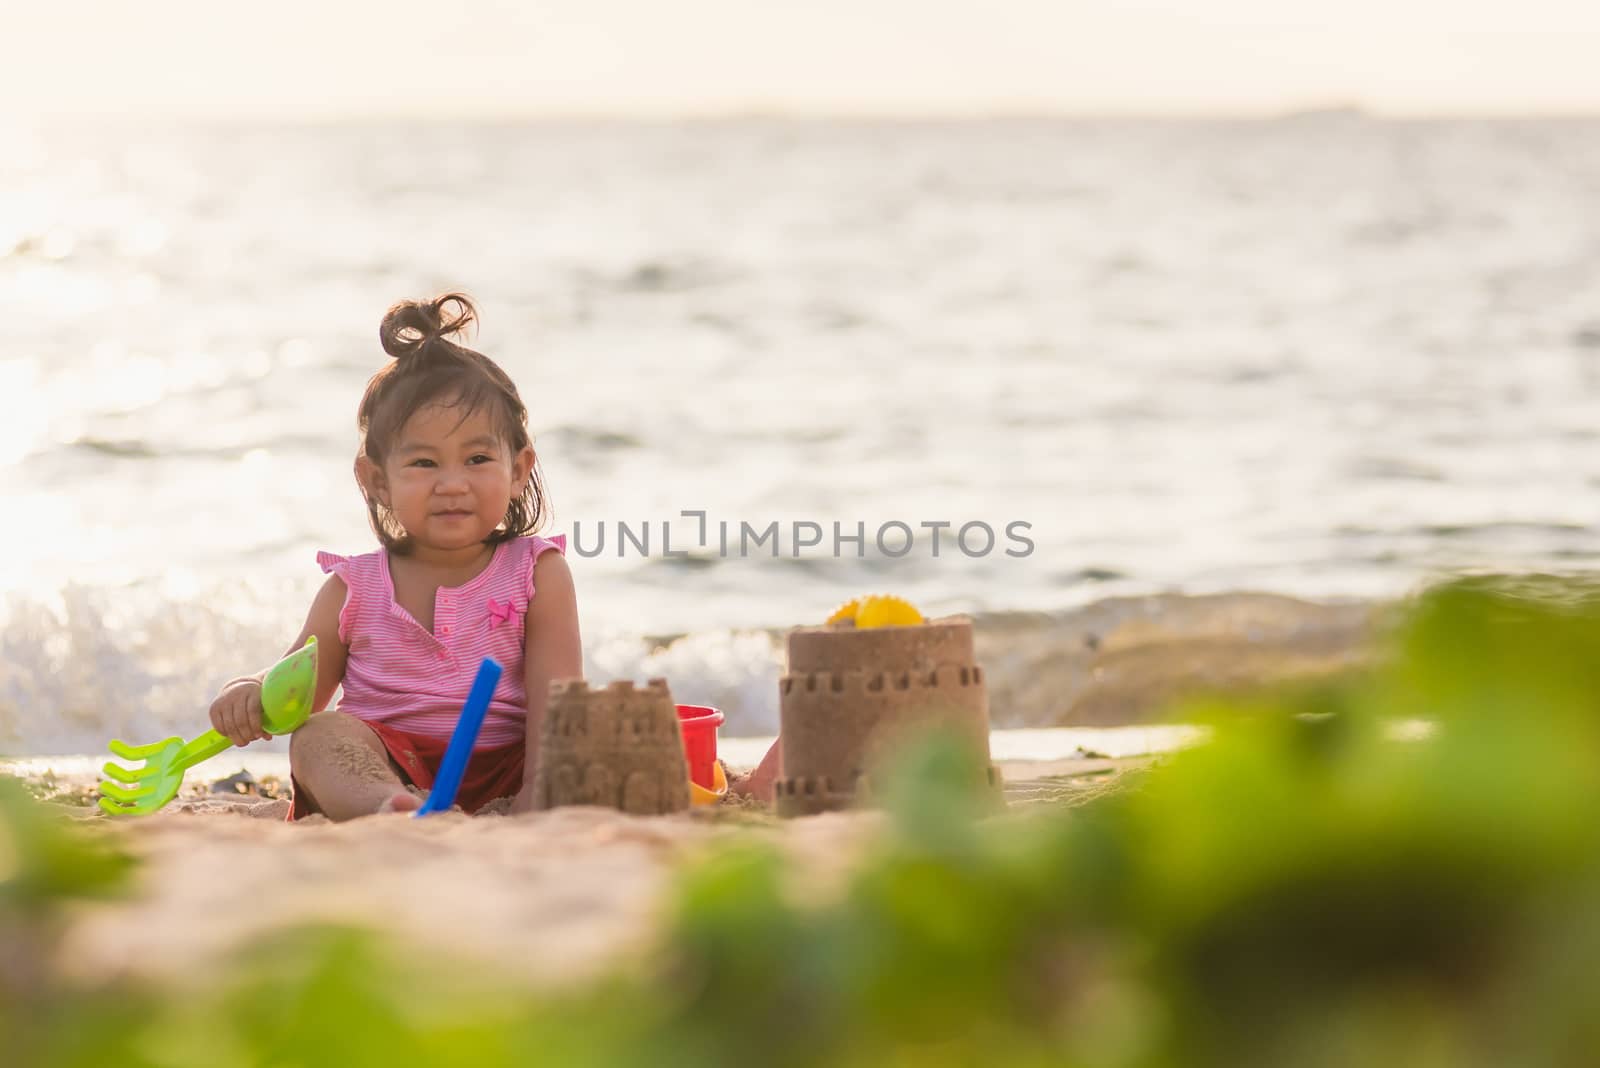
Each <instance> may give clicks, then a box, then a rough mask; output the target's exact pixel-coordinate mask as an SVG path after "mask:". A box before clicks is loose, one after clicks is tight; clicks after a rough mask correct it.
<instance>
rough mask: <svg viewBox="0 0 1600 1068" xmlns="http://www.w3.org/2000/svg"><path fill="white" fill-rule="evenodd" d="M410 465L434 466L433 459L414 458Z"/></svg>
mask: <svg viewBox="0 0 1600 1068" xmlns="http://www.w3.org/2000/svg"><path fill="white" fill-rule="evenodd" d="M410 466H412V467H432V466H433V461H432V460H412V461H411V464H410Z"/></svg>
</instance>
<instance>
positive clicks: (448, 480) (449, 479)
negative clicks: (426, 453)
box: [439, 467, 467, 491]
mask: <svg viewBox="0 0 1600 1068" xmlns="http://www.w3.org/2000/svg"><path fill="white" fill-rule="evenodd" d="M466 488H467V472H466V469H465V468H462V467H444V468H440V469H439V489H440V490H446V491H456V490H464V489H466Z"/></svg>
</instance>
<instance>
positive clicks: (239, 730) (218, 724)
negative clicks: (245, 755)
mask: <svg viewBox="0 0 1600 1068" xmlns="http://www.w3.org/2000/svg"><path fill="white" fill-rule="evenodd" d="M211 726H212V727H214V728H215V729H216V731H217V733H218V734H222V735H226V736H227V738H228V740H229V741H231V742H233V744H234V745H241V746H242V745H249V744H250V743H251V742H253V741H256V740H257V739H262V740H265V739H267V738H271V737H272V735H270V734H268V733H267V732H266V731H264V730H262V729H261V682H260V680H258V679H241V680H239V681H237V682H233V683H229V684H228V686H227V687H225V688H224V689H223V691H222V692H221V693H220V694H218V695H217V699H216V700H215V701H212V702H211Z"/></svg>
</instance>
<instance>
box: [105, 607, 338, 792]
mask: <svg viewBox="0 0 1600 1068" xmlns="http://www.w3.org/2000/svg"><path fill="white" fill-rule="evenodd" d="M316 689H317V639H316V637H315V636H312V637H310V638H307V639H306V643H305V645H303V646H301V647H300V648H299V649H296V650H295V651H294V652H292V653H290V654H289V655H288V656H286V657H284V658H283V659H282V660H280V661H278V662H277V663H276V664H273V665H272V667H270V668H268V669H267V673H266V675H265V676H264V677H263V678H262V680H261V726H262V727H263V728H264V729H265V730H266V732H267V733H268V734H288V733H290V732H291V731H294V730H297V729H299V727H300V725H301V724H302V723H304V722H305V721H306V719H307V717H309V716H310V715H311V702H312V700H313V699H314V697H315V696H316ZM232 744H233V742H232V741H230V740H229V739H228V738H227V736H226V735H222V734H218V733H217V732H216V731H206V732H205V733H204V734H202V735H200V736H199V737H198V738H196V739H194V740H193V741H191V742H185V741H184V740H183V739H182V738H168V739H166V740H165V741H160V742H153V743H151V744H150V745H129V744H128V743H127V742H124V741H120V740H116V739H113V740H112V742H111V744H110V745H109V746H108V747H107V748H109V749H110V750H111V753H112V755H113V756H118V757H121V758H122V759H123V760H128V761H136V760H142V761H144V766H142V767H133V768H125V767H123V766H122V765H121V764H113V763H109V762H108V763H107V764H106V765H105V767H104V768H103V769H101V770H103V771H104V772H105V774H106V778H105V779H104V780H103V781H101V783H100V808H101V811H103V812H106V813H108V814H110V815H113V816H147V815H149V814H150V813H152V812H154V811H156V810H157V809H159V808H160V807H161V806H162V805H165V804H166V803H167V802H168V801H171V800H172V799H173V798H174V797H177V796H178V788H179V787H181V786H182V785H183V773H184V772H185V771H187V770H188V769H189V768H192V767H194V766H195V765H196V764H198V763H200V762H201V761H202V760H208V759H210V758H211V757H214V756H216V755H217V754H218V753H221V752H223V751H224V750H226V749H227V748H228V747H229V746H231V745H232Z"/></svg>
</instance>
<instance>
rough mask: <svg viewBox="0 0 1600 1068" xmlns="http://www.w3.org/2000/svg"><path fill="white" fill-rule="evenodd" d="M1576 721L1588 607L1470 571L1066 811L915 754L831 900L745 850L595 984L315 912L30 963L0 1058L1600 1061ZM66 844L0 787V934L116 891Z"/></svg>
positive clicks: (1214, 710)
mask: <svg viewBox="0 0 1600 1068" xmlns="http://www.w3.org/2000/svg"><path fill="white" fill-rule="evenodd" d="M1597 713H1600V599H1596V598H1595V597H1593V596H1591V595H1590V593H1589V592H1588V590H1587V589H1586V588H1582V587H1576V586H1573V585H1571V584H1562V583H1554V582H1542V583H1541V582H1530V581H1528V580H1518V581H1516V582H1509V581H1505V580H1474V581H1469V582H1461V583H1456V584H1453V585H1450V586H1447V587H1444V588H1441V589H1439V590H1436V591H1434V592H1432V593H1430V594H1428V595H1426V596H1425V597H1423V598H1422V599H1421V600H1420V602H1419V603H1418V604H1417V605H1416V606H1415V608H1414V611H1413V612H1412V613H1411V615H1410V617H1409V621H1408V623H1407V624H1406V626H1405V627H1403V628H1402V630H1401V632H1400V633H1399V634H1398V635H1397V636H1396V638H1395V647H1394V649H1393V650H1392V655H1390V656H1388V657H1386V658H1385V659H1384V666H1383V667H1381V668H1380V669H1378V670H1375V671H1373V672H1371V673H1369V674H1366V675H1362V676H1354V677H1351V678H1348V679H1345V680H1343V681H1340V682H1336V683H1332V684H1327V685H1323V686H1321V687H1320V688H1318V689H1315V690H1307V691H1300V692H1292V693H1284V694H1280V695H1278V696H1276V697H1272V698H1260V699H1257V700H1255V701H1254V702H1253V703H1251V704H1249V705H1243V704H1239V703H1237V702H1236V703H1234V704H1231V705H1228V706H1227V707H1222V706H1204V705H1202V706H1191V707H1189V708H1185V709H1182V710H1180V712H1179V715H1180V717H1181V718H1183V719H1186V720H1194V719H1196V718H1200V719H1205V720H1207V721H1209V722H1211V723H1212V724H1213V737H1212V739H1211V740H1210V741H1209V742H1207V743H1206V744H1203V745H1199V746H1196V747H1194V748H1192V749H1190V750H1187V751H1185V752H1183V753H1181V754H1178V755H1176V756H1174V757H1172V758H1170V759H1169V760H1167V761H1165V762H1164V763H1163V764H1162V766H1160V767H1158V768H1157V769H1155V770H1153V771H1151V772H1149V773H1148V774H1147V775H1145V776H1144V777H1143V778H1142V779H1140V780H1139V781H1138V782H1137V783H1136V785H1135V786H1134V787H1132V788H1130V789H1127V790H1125V791H1123V792H1121V793H1120V794H1116V795H1113V796H1111V797H1109V798H1105V799H1101V800H1098V801H1096V802H1095V803H1093V804H1092V805H1089V806H1087V807H1085V808H1081V809H1072V810H1046V811H1036V812H1032V813H1030V814H1027V815H1015V816H1009V817H1005V818H1001V819H992V818H986V817H985V815H984V809H983V806H982V800H981V799H980V798H976V797H973V796H971V795H969V794H968V793H967V792H966V788H965V786H964V785H963V784H965V783H969V782H971V781H972V779H973V775H972V771H973V769H971V768H969V767H965V766H964V765H963V760H964V757H963V756H962V754H961V753H960V751H959V750H956V749H953V748H949V747H945V746H940V745H938V744H931V745H930V746H928V747H925V748H922V749H918V750H916V751H914V752H911V753H908V754H907V757H906V760H905V762H904V765H903V766H902V768H901V769H900V773H899V775H898V777H897V778H896V779H895V780H894V781H891V782H890V783H888V784H887V785H886V786H885V791H884V792H885V794H886V795H887V796H888V797H889V798H890V799H891V811H892V815H891V819H890V823H889V826H888V827H887V828H886V829H885V831H884V833H883V834H882V835H881V838H880V839H879V840H877V841H876V843H875V845H874V847H873V848H872V849H871V851H870V852H869V853H868V854H867V855H866V856H864V857H863V858H862V859H861V860H860V861H859V862H857V863H856V864H855V865H854V866H853V867H852V869H851V871H850V873H849V875H848V876H847V877H846V879H845V881H844V885H843V887H842V889H841V890H840V891H839V892H838V893H836V894H830V895H828V896H826V897H825V899H823V900H801V899H798V895H797V891H796V889H795V888H796V887H797V886H802V885H810V884H809V883H807V882H806V881H805V880H804V879H797V878H795V876H796V875H797V874H804V873H796V872H793V871H792V870H791V869H790V867H789V862H787V861H786V860H785V859H784V858H783V856H782V855H781V853H780V852H779V851H778V850H777V849H776V848H775V847H774V846H773V845H772V844H771V842H770V840H768V839H767V838H763V837H760V836H752V837H751V838H750V839H749V840H748V841H747V842H745V843H744V844H742V845H738V846H735V847H732V848H727V849H723V850H721V851H719V852H718V853H717V854H716V855H714V856H712V857H709V858H708V859H706V860H705V861H704V862H702V863H700V864H699V865H697V866H695V867H694V868H692V869H691V870H690V871H688V872H687V873H686V874H685V876H684V878H683V880H682V883H681V886H680V888H679V890H678V892H677V894H676V897H675V899H674V902H673V904H672V907H671V910H670V913H669V915H668V916H667V917H666V919H665V922H664V925H663V930H662V933H661V936H660V940H659V943H658V946H657V948H656V949H655V950H654V951H652V952H651V953H650V954H649V955H648V956H647V957H646V958H645V959H644V960H642V961H635V962H632V963H631V964H630V965H629V966H627V967H624V968H621V969H619V971H618V972H617V973H616V974H614V975H612V976H610V977H609V978H607V979H605V980H603V981H599V982H593V983H585V984H582V985H581V986H579V987H577V988H575V989H571V990H565V991H560V992H557V993H550V992H541V993H537V994H535V993H530V992H526V991H520V990H517V989H515V988H507V987H506V986H505V985H504V984H502V983H498V982H496V981H495V977H493V976H481V975H478V974H477V973H476V972H475V971H474V970H473V968H472V967H471V966H470V965H466V964H459V965H457V966H454V967H441V966H439V965H438V964H437V963H434V962H427V961H419V960H418V959H417V957H416V956H415V955H414V954H413V953H411V952H408V950H407V947H403V946H393V945H385V944H381V943H380V942H379V941H378V940H377V939H376V938H375V937H374V936H372V935H369V934H364V933H361V932H355V931H349V930H321V929H319V930H309V931H296V932H291V933H288V934H285V935H282V936H279V937H277V938H275V939H274V940H273V941H272V943H271V944H270V945H265V946H261V947H259V948H257V949H255V950H253V951H251V952H250V953H248V954H246V955H245V956H244V957H242V958H241V959H240V960H239V961H238V965H237V968H236V970H235V972H234V975H235V978H234V979H232V980H231V981H228V982H225V983H222V984H219V985H214V986H211V987H207V988H205V989H204V990H200V991H193V990H191V991H188V992H186V993H185V994H183V995H182V996H177V995H171V994H169V995H168V996H165V997H162V996H159V995H157V994H153V993H150V992H143V993H136V994H134V995H133V996H131V997H124V996H123V995H124V993H125V992H124V991H121V990H118V991H117V992H116V993H115V994H113V993H112V992H111V991H108V990H91V989H84V988H82V987H81V986H74V985H71V984H68V983H65V982H63V981H61V980H59V979H51V978H49V977H48V976H46V975H43V974H42V973H41V972H40V971H39V969H37V968H36V969H34V971H33V974H34V980H33V982H34V987H33V989H32V992H31V994H30V995H29V996H30V998H31V1001H30V1005H31V1008H30V1010H29V1012H28V1014H27V1015H26V1016H24V1015H20V1014H18V1013H16V1012H12V1013H10V1014H9V1015H6V1014H4V1010H3V1009H0V1023H4V1025H5V1026H6V1028H7V1032H8V1034H7V1043H8V1048H9V1049H10V1050H13V1051H16V1050H21V1051H23V1053H24V1059H22V1060H11V1061H10V1062H9V1063H16V1064H31V1063H38V1064H61V1065H72V1064H80V1063H84V1064H86V1063H91V1062H93V1063H97V1064H105V1063H109V1062H111V1061H116V1062H118V1063H122V1064H130V1065H133V1064H141V1065H142V1064H151V1065H156V1064H159V1065H215V1064H218V1063H224V1064H238V1065H302V1064H303V1065H321V1064H329V1065H334V1064H337V1065H341V1066H359V1065H366V1064H372V1065H393V1064H420V1065H435V1064H440V1065H444V1064H473V1065H478V1066H486V1065H500V1064H508V1065H509V1064H520V1065H543V1064H551V1065H556V1064H559V1065H564V1066H569V1068H575V1066H585V1068H587V1066H591V1065H636V1064H642V1065H662V1066H668V1068H670V1066H677V1065H682V1066H686V1068H687V1066H696V1068H709V1066H718V1065H732V1064H741V1065H742V1064H745V1063H752V1062H753V1063H759V1064H761V1065H763V1066H768V1068H787V1066H802V1065H823V1064H825V1065H845V1066H856V1065H860V1066H866V1065H872V1066H873V1068H894V1066H898V1065H918V1066H923V1065H933V1066H939V1065H951V1066H954V1065H978V1064H983V1065H993V1064H1004V1065H1021V1066H1029V1065H1083V1066H1141V1068H1142V1066H1151V1068H1155V1066H1167V1065H1174V1066H1175V1065H1274V1066H1276V1065H1297V1066H1300V1065H1310V1066H1317V1065H1352V1064H1353V1065H1389V1064H1404V1065H1421V1066H1431V1065H1441V1066H1442V1065H1485V1066H1487V1065H1497V1066H1498V1065H1504V1064H1516V1065H1519V1066H1520V1065H1534V1066H1538V1065H1552V1066H1554V1065H1568V1064H1574V1065H1575V1064H1592V1063H1600V1014H1597V1013H1596V1012H1594V1009H1593V1007H1594V1006H1595V1005H1596V1004H1597V1003H1600V910H1597V909H1596V908H1595V903H1596V902H1600V831H1597V829H1596V820H1595V811H1596V809H1597V805H1596V802H1597V801H1600V715H1597ZM1407 721H1421V722H1422V723H1423V724H1425V727H1424V728H1422V729H1412V730H1410V731H1401V730H1397V724H1403V723H1405V722H1407ZM1419 734H1420V735H1421V736H1420V737H1419V736H1418V735H1419ZM3 786H4V784H3V783H0V787H3ZM73 830H74V829H73V828H70V827H67V826H65V825H63V824H61V823H59V822H58V821H56V820H54V819H50V818H46V817H45V816H44V815H43V814H42V806H40V805H38V804H37V803H35V802H32V801H29V800H27V799H25V798H22V797H20V796H18V795H17V792H16V791H14V790H0V918H3V920H0V932H8V931H9V932H12V934H11V935H7V937H8V938H12V939H15V938H16V935H15V931H16V930H17V929H18V928H17V924H18V923H19V922H25V923H34V922H44V921H46V920H47V919H48V915H47V914H48V913H49V911H50V910H51V909H55V908H59V907H60V905H61V904H62V903H63V902H65V901H67V900H69V899H71V898H73V897H74V896H77V895H82V894H91V893H102V892H106V891H107V890H109V889H111V888H113V887H115V886H116V885H117V884H118V883H119V881H120V880H121V879H122V877H123V875H124V874H125V869H126V861H125V859H123V858H120V857H118V856H117V855H116V854H114V853H112V852H109V851H107V850H104V849H101V848H97V847H95V846H94V844H93V843H92V842H91V841H87V840H85V839H84V838H83V836H82V835H80V834H74V833H72V832H73ZM46 926H48V925H46ZM19 944H20V943H15V944H14V943H10V942H8V943H5V944H0V953H5V954H7V955H10V954H12V953H14V952H15V951H16V949H17V945H19ZM0 989H4V988H0ZM14 992H15V991H13V993H14Z"/></svg>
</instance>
